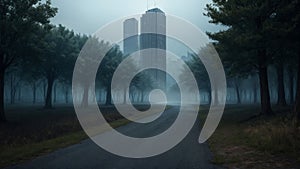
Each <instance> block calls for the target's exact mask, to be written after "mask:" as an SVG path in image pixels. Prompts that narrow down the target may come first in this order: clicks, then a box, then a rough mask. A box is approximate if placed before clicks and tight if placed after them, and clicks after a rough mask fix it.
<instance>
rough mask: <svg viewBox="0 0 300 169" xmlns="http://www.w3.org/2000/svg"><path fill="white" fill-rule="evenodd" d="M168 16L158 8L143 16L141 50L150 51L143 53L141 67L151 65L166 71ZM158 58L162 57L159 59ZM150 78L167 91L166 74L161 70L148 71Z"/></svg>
mask: <svg viewBox="0 0 300 169" xmlns="http://www.w3.org/2000/svg"><path fill="white" fill-rule="evenodd" d="M166 46H167V38H166V15H165V13H164V12H163V11H161V10H160V9H158V8H154V9H150V10H148V11H146V13H145V14H143V15H142V18H141V35H140V50H143V49H150V48H152V50H151V51H149V52H141V53H140V54H141V55H142V56H145V57H143V59H141V61H140V62H141V63H140V64H141V66H143V65H146V64H148V65H149V63H150V64H151V65H159V66H160V67H162V68H163V69H165V70H166V68H167V63H166ZM158 56H162V58H161V57H158ZM148 72H149V73H148V74H149V75H150V77H151V78H152V79H153V80H154V82H156V84H157V85H158V87H160V88H161V89H163V90H165V89H166V73H165V72H162V71H160V70H150V71H148Z"/></svg>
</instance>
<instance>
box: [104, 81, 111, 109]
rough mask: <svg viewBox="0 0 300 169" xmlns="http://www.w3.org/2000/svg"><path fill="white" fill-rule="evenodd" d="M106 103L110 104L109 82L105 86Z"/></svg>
mask: <svg viewBox="0 0 300 169" xmlns="http://www.w3.org/2000/svg"><path fill="white" fill-rule="evenodd" d="M105 104H106V105H111V85H110V84H109V85H108V86H107V88H106V103H105Z"/></svg>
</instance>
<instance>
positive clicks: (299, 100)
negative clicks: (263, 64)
mask: <svg viewBox="0 0 300 169" xmlns="http://www.w3.org/2000/svg"><path fill="white" fill-rule="evenodd" d="M297 75H298V78H297V88H296V99H295V100H296V102H295V107H294V111H295V115H296V123H297V126H299V125H300V51H298V74H297Z"/></svg>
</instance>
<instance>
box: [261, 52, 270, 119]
mask: <svg viewBox="0 0 300 169" xmlns="http://www.w3.org/2000/svg"><path fill="white" fill-rule="evenodd" d="M259 59H260V64H259V81H260V93H261V94H260V95H261V113H262V114H265V115H271V114H273V111H272V109H271V102H270V91H269V83H268V68H267V66H266V63H265V61H266V50H260V51H259Z"/></svg>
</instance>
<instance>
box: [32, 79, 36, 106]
mask: <svg viewBox="0 0 300 169" xmlns="http://www.w3.org/2000/svg"><path fill="white" fill-rule="evenodd" d="M32 96H33V98H32V103H33V104H35V103H36V83H35V82H33V84H32Z"/></svg>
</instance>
